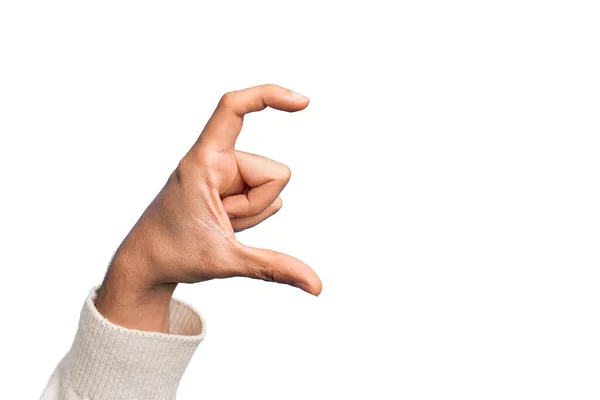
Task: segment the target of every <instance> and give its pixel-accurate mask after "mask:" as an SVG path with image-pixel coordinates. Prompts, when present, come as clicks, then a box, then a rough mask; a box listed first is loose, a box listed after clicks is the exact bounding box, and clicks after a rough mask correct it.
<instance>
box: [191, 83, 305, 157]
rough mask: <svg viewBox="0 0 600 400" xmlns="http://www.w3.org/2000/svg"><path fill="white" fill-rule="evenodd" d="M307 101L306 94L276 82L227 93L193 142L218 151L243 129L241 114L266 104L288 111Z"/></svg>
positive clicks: (231, 145) (227, 147)
mask: <svg viewBox="0 0 600 400" xmlns="http://www.w3.org/2000/svg"><path fill="white" fill-rule="evenodd" d="M309 101H310V100H309V99H308V97H306V96H303V95H301V94H299V93H296V92H293V91H291V90H289V89H286V88H283V87H281V86H277V85H261V86H255V87H251V88H248V89H243V90H238V91H234V92H229V93H226V94H225V95H224V96H223V97H222V98H221V101H220V102H219V105H218V106H217V109H216V110H215V112H214V113H213V115H212V117H210V120H209V121H208V123H207V124H206V126H205V127H204V130H203V131H202V133H201V134H200V138H199V139H198V142H197V143H196V145H195V146H203V145H210V146H211V147H213V148H215V149H216V150H218V151H224V150H232V149H233V148H234V146H235V141H236V139H237V137H238V135H239V134H240V131H241V130H242V123H243V121H244V115H246V114H248V113H251V112H255V111H262V110H264V109H265V108H267V107H271V108H274V109H276V110H282V111H288V112H295V111H300V110H303V109H305V108H306V107H307V106H308V103H309ZM195 146H194V147H195Z"/></svg>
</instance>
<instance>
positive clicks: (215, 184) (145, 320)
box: [96, 85, 321, 332]
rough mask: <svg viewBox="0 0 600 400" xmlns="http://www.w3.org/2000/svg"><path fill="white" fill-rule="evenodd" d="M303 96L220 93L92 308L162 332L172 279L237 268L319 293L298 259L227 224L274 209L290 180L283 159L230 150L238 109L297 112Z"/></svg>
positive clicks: (230, 273)
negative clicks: (247, 239)
mask: <svg viewBox="0 0 600 400" xmlns="http://www.w3.org/2000/svg"><path fill="white" fill-rule="evenodd" d="M308 103H309V100H308V98H306V97H304V96H302V95H299V94H297V93H294V92H292V91H290V90H288V89H284V88H282V87H279V86H275V85H264V86H257V87H253V88H249V89H245V90H240V91H236V92H231V93H227V94H226V95H224V96H223V98H222V99H221V101H220V102H219V105H218V106H217V109H216V110H215V112H214V114H213V115H212V117H211V118H210V120H209V121H208V123H207V124H206V127H205V128H204V130H203V131H202V134H201V135H200V137H199V139H198V140H197V141H196V143H195V144H194V146H193V147H192V148H191V149H190V151H189V152H188V154H186V155H185V157H184V158H183V159H182V160H181V161H180V163H179V165H178V166H177V168H176V169H175V171H174V172H173V173H172V174H171V176H170V177H169V179H168V181H167V183H166V185H165V186H164V188H163V189H162V190H161V192H160V193H159V194H158V196H157V197H156V198H155V199H154V201H153V202H152V203H151V204H150V205H149V206H148V208H147V209H146V210H145V212H144V213H143V215H142V216H141V218H140V219H139V221H138V222H137V223H136V225H135V226H134V227H133V229H132V230H131V232H130V233H129V235H128V236H127V237H126V238H125V240H124V241H123V243H122V244H121V246H120V247H119V249H118V251H117V253H116V254H115V257H114V258H113V261H112V263H111V266H110V267H109V271H108V273H107V276H106V278H105V281H104V283H103V285H102V288H101V290H100V293H99V296H98V300H97V302H96V306H97V308H98V310H99V311H100V312H101V313H102V314H103V315H104V316H105V317H106V318H108V319H109V320H111V321H112V322H114V323H116V324H119V325H123V326H127V327H130V328H137V329H143V330H156V331H163V332H167V331H168V321H169V314H168V304H169V301H170V299H171V295H172V293H173V290H175V286H176V285H177V283H180V282H185V283H193V282H200V281H206V280H209V279H213V278H228V277H234V276H244V277H249V278H256V279H263V280H267V281H275V282H280V283H286V284H289V285H294V286H297V287H299V288H301V289H303V290H305V291H306V292H308V293H311V294H313V295H318V294H319V293H320V292H321V281H320V280H319V278H318V276H317V275H316V274H315V272H314V271H313V270H312V269H311V268H310V267H309V266H308V265H306V264H304V263H303V262H301V261H300V260H298V259H296V258H294V257H291V256H289V255H287V254H283V253H278V252H275V251H272V250H265V249H258V248H252V247H247V246H244V245H243V244H241V243H240V242H238V241H237V239H236V237H235V235H234V231H240V230H243V229H246V228H249V227H252V226H254V225H256V224H258V223H260V222H262V221H264V220H265V219H266V218H268V217H270V216H271V215H273V214H275V213H276V212H277V211H278V210H279V209H280V208H281V204H282V203H281V198H280V197H279V193H280V192H281V191H282V190H283V188H284V187H285V185H286V184H287V182H288V180H289V179H290V170H289V168H287V167H286V166H285V165H283V164H280V163H278V162H276V161H272V160H269V159H267V158H264V157H261V156H258V155H254V154H249V153H244V152H240V151H235V149H234V146H235V142H236V139H237V137H238V135H239V133H240V131H241V129H242V123H243V119H244V115H245V114H247V113H250V112H255V111H261V110H263V109H265V108H266V107H271V108H275V109H278V110H284V111H289V112H295V111H300V110H303V109H304V108H306V107H307V106H308Z"/></svg>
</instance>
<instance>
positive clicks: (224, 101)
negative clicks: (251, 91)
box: [219, 92, 236, 109]
mask: <svg viewBox="0 0 600 400" xmlns="http://www.w3.org/2000/svg"><path fill="white" fill-rule="evenodd" d="M235 97H236V94H235V92H227V93H225V94H224V95H223V96H221V100H220V101H219V107H221V108H226V109H232V107H233V105H234V104H235Z"/></svg>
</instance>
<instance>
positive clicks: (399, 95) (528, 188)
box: [0, 0, 600, 399]
mask: <svg viewBox="0 0 600 400" xmlns="http://www.w3.org/2000/svg"><path fill="white" fill-rule="evenodd" d="M599 18H600V12H599V9H598V6H597V2H594V1H587V2H586V1H524V0H520V1H503V2H481V1H453V2H447V1H419V2H396V1H388V2H385V1H368V2H353V1H343V2H342V1H339V2H335V1H329V2H327V1H302V2H282V1H245V2H228V1H211V2H163V3H162V4H157V3H156V2H126V1H118V2H117V1H104V2H95V3H90V2H81V1H72V2H67V1H52V2H42V1H39V2H30V1H4V2H2V3H0V166H1V169H0V177H1V182H2V183H1V184H2V186H1V189H0V190H1V197H0V205H1V207H0V218H1V219H0V220H1V223H0V235H1V241H0V246H1V256H2V262H1V274H0V276H1V278H2V290H1V291H0V308H1V312H2V329H1V333H0V335H1V337H2V341H1V342H0V354H1V357H0V368H1V370H2V371H1V372H2V374H3V375H2V376H3V378H2V390H3V391H4V392H5V393H9V394H11V393H12V394H13V395H12V396H8V397H7V396H6V395H3V396H2V397H3V398H4V397H6V398H11V399H13V398H14V399H17V398H19V399H20V398H23V399H25V398H27V399H30V398H37V396H39V394H40V393H41V391H42V388H43V386H44V385H45V383H46V380H47V379H48V376H49V374H50V373H51V372H52V370H53V369H54V367H55V365H56V363H57V362H58V361H59V360H60V358H61V357H62V355H63V354H64V353H65V352H66V351H67V350H68V348H69V346H70V344H71V340H72V338H73V335H74V333H75V330H76V325H77V319H78V314H79V310H80V307H81V305H82V302H83V300H84V298H85V296H86V295H87V293H88V290H89V288H90V287H92V286H93V285H96V284H98V283H99V282H100V281H101V279H102V276H103V273H104V271H105V268H106V266H107V263H108V262H109V260H110V258H111V255H112V253H113V251H114V250H115V249H116V247H117V246H118V244H119V243H120V241H121V239H122V238H123V237H124V236H125V235H126V234H127V232H128V230H129V228H130V227H131V226H132V224H133V223H134V222H135V221H136V219H137V217H138V216H139V215H140V213H141V212H142V211H143V209H144V208H145V206H146V205H147V204H148V203H149V201H150V200H151V199H152V198H153V197H154V195H155V193H156V192H157V191H158V190H159V189H160V188H161V186H162V184H163V183H164V181H165V179H166V178H167V176H168V175H169V173H170V172H171V170H172V169H173V168H174V166H175V165H176V163H177V161H178V160H179V158H180V157H181V156H182V155H183V154H184V153H185V152H186V151H187V149H188V147H189V146H190V145H191V144H192V143H193V142H194V140H195V139H196V136H197V134H198V133H199V132H200V130H201V129H202V127H203V125H204V123H205V122H206V120H207V118H208V117H209V115H210V114H211V113H212V111H213V109H214V107H215V105H216V102H217V101H218V99H219V97H220V95H221V94H222V93H224V92H226V91H229V90H232V89H239V88H243V87H247V86H252V85H256V84H261V83H277V84H281V85H284V86H287V87H290V88H292V89H294V90H296V91H299V92H301V93H304V94H306V95H308V96H309V97H311V99H312V103H311V105H310V107H309V108H308V109H307V110H306V111H304V112H302V113H299V114H294V115H290V114H285V113H280V112H275V111H271V110H269V111H265V112H263V113H260V114H254V115H252V116H249V117H248V118H247V119H246V125H245V128H244V131H243V133H242V135H241V137H240V140H239V143H238V144H239V145H238V148H239V149H242V150H245V151H251V152H256V153H259V154H262V155H265V156H268V157H271V158H273V159H276V160H278V161H281V162H284V163H286V164H288V165H289V166H290V167H291V169H292V171H293V178H292V181H291V182H290V185H289V186H288V188H287V189H286V190H285V191H284V193H283V199H284V207H283V210H282V211H281V212H280V213H279V214H278V215H277V216H276V217H274V218H273V219H270V220H268V221H267V222H265V223H263V224H262V225H261V226H259V227H257V228H254V229H252V230H250V231H247V232H244V233H243V234H241V235H240V236H241V240H242V241H243V242H245V243H247V244H252V245H257V246H264V247H270V248H274V249H277V250H280V251H285V252H288V253H290V254H293V255H295V256H297V257H299V258H301V259H302V260H304V261H306V262H307V263H309V264H310V265H312V266H313V267H314V269H315V270H316V271H317V272H318V273H319V274H320V276H321V278H322V280H323V283H324V290H323V293H322V295H321V296H320V297H319V298H312V297H310V296H309V295H306V294H304V293H302V292H301V291H299V290H297V289H294V288H290V287H284V286H280V285H275V284H268V283H264V282H257V281H250V280H245V279H234V280H226V281H212V282H207V283H202V284H198V285H194V286H182V287H180V288H179V289H178V290H177V293H176V294H177V296H178V297H181V298H183V299H185V300H186V301H188V302H190V303H192V304H194V305H195V306H196V307H197V308H198V309H199V310H200V311H201V312H202V313H203V314H204V316H205V317H206V319H207V324H208V334H207V338H206V340H205V341H204V342H203V343H202V344H201V345H200V347H199V349H198V352H197V353H196V356H195V357H194V359H193V361H192V363H191V365H190V366H189V369H188V371H187V373H186V375H185V377H184V380H183V382H182V384H181V388H180V395H179V398H181V399H196V398H204V399H235V398H250V399H282V398H285V399H305V398H314V399H341V398H368V399H454V398H456V399H509V398H510V399H597V398H599V397H600V384H599V382H600V380H599V379H600V378H599V376H600V340H598V338H600V318H599V314H600V290H599V287H600V272H599V267H600V251H599V249H600V207H599V205H600V157H599V152H600V141H599V139H598V135H599V134H600V117H599V115H600V113H599V110H600V95H599V93H600V78H599V77H600V74H599V73H598V71H600V58H599V51H598V49H599V48H600V47H599V46H600V25H599V24H598V20H599ZM19 391H20V394H18V395H17V393H19Z"/></svg>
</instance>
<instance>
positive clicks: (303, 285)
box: [294, 281, 312, 294]
mask: <svg viewBox="0 0 600 400" xmlns="http://www.w3.org/2000/svg"><path fill="white" fill-rule="evenodd" d="M294 286H296V287H297V288H298V289H302V290H304V291H305V292H307V293H310V294H312V291H311V290H310V286H308V285H307V284H306V283H304V282H299V281H295V282H294Z"/></svg>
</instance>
